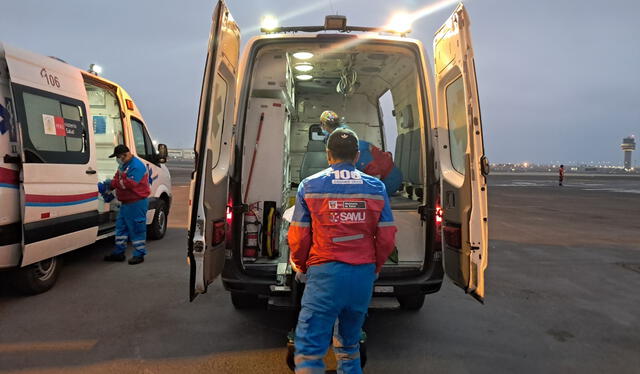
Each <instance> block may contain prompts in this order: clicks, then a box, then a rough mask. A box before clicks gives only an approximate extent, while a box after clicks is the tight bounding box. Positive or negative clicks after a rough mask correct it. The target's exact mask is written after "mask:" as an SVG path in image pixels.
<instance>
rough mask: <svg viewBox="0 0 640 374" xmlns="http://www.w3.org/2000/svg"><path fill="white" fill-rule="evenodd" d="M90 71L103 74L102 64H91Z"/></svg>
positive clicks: (94, 73)
mask: <svg viewBox="0 0 640 374" xmlns="http://www.w3.org/2000/svg"><path fill="white" fill-rule="evenodd" d="M88 71H89V73H91V74H93V75H100V74H102V66H100V65H98V64H91V65H89V70H88Z"/></svg>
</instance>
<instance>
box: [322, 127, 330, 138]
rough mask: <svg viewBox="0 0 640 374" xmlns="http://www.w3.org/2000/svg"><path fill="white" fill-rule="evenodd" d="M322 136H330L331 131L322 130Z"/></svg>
mask: <svg viewBox="0 0 640 374" xmlns="http://www.w3.org/2000/svg"><path fill="white" fill-rule="evenodd" d="M322 135H324V136H325V138H326V137H327V136H329V131H327V130H325V129H322Z"/></svg>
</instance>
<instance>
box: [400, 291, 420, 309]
mask: <svg viewBox="0 0 640 374" xmlns="http://www.w3.org/2000/svg"><path fill="white" fill-rule="evenodd" d="M424 298H425V295H423V294H417V295H402V296H398V302H399V303H400V308H402V309H404V310H420V308H422V306H423V305H424Z"/></svg>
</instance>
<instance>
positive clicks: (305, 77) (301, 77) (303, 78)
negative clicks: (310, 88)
mask: <svg viewBox="0 0 640 374" xmlns="http://www.w3.org/2000/svg"><path fill="white" fill-rule="evenodd" d="M296 78H298V80H301V81H308V80H311V79H313V76H312V75H309V74H300V75H296Z"/></svg>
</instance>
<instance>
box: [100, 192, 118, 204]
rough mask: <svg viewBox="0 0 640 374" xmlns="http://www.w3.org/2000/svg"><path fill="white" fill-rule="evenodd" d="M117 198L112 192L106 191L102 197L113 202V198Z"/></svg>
mask: <svg viewBox="0 0 640 374" xmlns="http://www.w3.org/2000/svg"><path fill="white" fill-rule="evenodd" d="M114 198H115V196H113V194H112V193H106V194H103V195H102V199H104V202H105V203H108V202H111V200H113V199H114Z"/></svg>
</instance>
